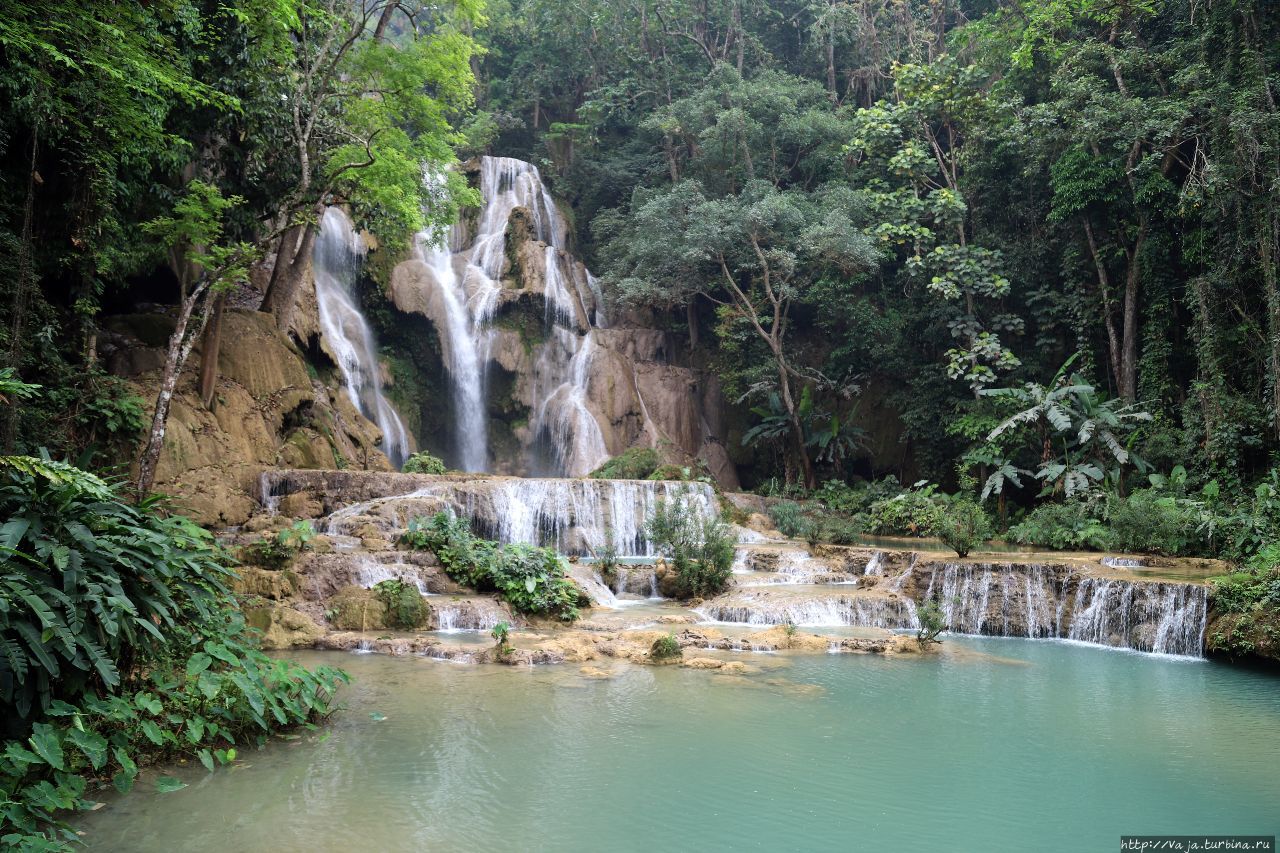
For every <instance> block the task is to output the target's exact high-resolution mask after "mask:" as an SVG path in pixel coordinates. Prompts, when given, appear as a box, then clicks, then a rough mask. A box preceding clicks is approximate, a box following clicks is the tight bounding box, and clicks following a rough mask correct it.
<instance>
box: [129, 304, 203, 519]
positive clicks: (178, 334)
mask: <svg viewBox="0 0 1280 853" xmlns="http://www.w3.org/2000/svg"><path fill="white" fill-rule="evenodd" d="M208 288H209V282H208V281H207V280H206V281H202V282H200V283H199V284H198V285H196V287H195V288H194V289H193V290H192V291H191V294H190V295H189V296H187V297H186V298H185V299H183V300H182V305H181V307H180V308H179V311H178V322H177V324H176V325H175V326H174V328H173V334H172V335H170V336H169V351H168V352H167V353H166V355H165V360H164V373H162V374H161V376H160V391H159V393H157V394H156V409H155V412H154V413H153V414H152V416H151V433H150V435H149V436H148V438H147V446H146V448H145V449H144V450H143V451H142V457H141V459H139V460H138V497H139V498H145V497H146V496H147V495H149V494H151V489H152V488H153V487H154V486H155V482H156V464H157V463H158V462H159V461H160V450H161V449H162V448H163V447H164V433H165V426H166V424H167V422H168V420H169V404H170V403H171V402H173V393H174V390H175V389H176V388H177V387H178V377H179V376H180V375H181V374H182V368H183V366H184V365H185V364H186V362H187V357H188V356H189V355H190V354H191V347H192V345H193V344H194V343H195V340H196V337H197V336H198V335H199V334H200V333H201V332H202V331H203V330H204V325H205V323H206V322H207V321H208V319H209V302H208V301H207V300H206V301H205V304H204V310H203V311H201V312H200V322H199V324H198V328H196V329H195V330H194V331H193V333H192V334H190V335H188V334H187V326H188V324H189V323H190V322H191V315H192V314H193V313H194V312H195V307H196V303H197V302H199V301H200V297H201V296H203V295H204V294H205V292H206V291H207V290H208Z"/></svg>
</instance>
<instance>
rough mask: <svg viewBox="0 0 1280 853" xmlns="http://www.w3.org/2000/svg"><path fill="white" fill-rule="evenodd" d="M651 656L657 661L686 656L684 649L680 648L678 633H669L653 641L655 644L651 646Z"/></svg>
mask: <svg viewBox="0 0 1280 853" xmlns="http://www.w3.org/2000/svg"><path fill="white" fill-rule="evenodd" d="M649 657H650V658H652V659H653V660H656V661H667V660H677V659H679V658H681V657H684V651H683V650H682V649H681V648H680V642H679V641H678V640H677V639H676V635H675V634H667V635H666V636H665V637H659V638H658V639H656V640H654V641H653V645H652V646H650V647H649Z"/></svg>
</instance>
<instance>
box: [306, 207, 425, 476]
mask: <svg viewBox="0 0 1280 853" xmlns="http://www.w3.org/2000/svg"><path fill="white" fill-rule="evenodd" d="M364 254H365V247H364V241H363V240H361V239H360V235H359V234H357V233H356V231H355V228H354V226H352V224H351V220H350V219H348V218H347V215H346V214H345V213H343V212H342V211H341V210H340V209H339V208H336V207H330V208H327V209H326V210H325V212H324V216H323V217H321V219H320V232H319V233H318V234H317V235H316V239H315V248H314V250H313V252H312V267H313V269H314V273H315V282H316V302H317V304H318V306H319V310H320V328H321V331H322V333H323V334H324V339H325V341H326V342H327V343H328V345H329V348H330V350H332V352H333V354H334V357H335V358H336V360H337V362H338V369H339V370H340V371H341V372H342V379H343V384H344V385H345V386H346V391H347V396H348V397H349V398H350V399H351V402H352V404H353V405H354V406H355V407H356V408H357V409H359V410H360V411H361V412H362V413H364V415H365V416H366V417H368V418H369V419H370V420H372V421H374V422H375V423H377V424H378V426H379V427H380V428H381V429H382V438H383V450H384V451H385V452H386V454H387V458H389V459H390V460H391V462H392V464H394V465H396V466H399V465H401V464H403V463H404V460H405V458H406V457H407V455H408V452H409V434H408V431H407V430H406V429H405V426H404V422H403V421H402V420H401V419H400V415H399V414H397V413H396V410H395V408H394V407H393V406H392V405H391V403H390V402H389V401H388V400H387V398H386V397H385V396H383V393H382V376H381V368H380V367H379V366H378V351H377V347H376V346H375V343H374V339H373V330H372V329H371V328H370V327H369V323H368V321H366V320H365V318H364V314H362V313H361V312H360V308H359V306H358V305H357V304H356V299H355V293H354V287H355V283H356V279H357V277H358V276H359V273H360V265H361V263H362V262H363V260H364Z"/></svg>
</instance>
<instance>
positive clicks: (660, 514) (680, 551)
mask: <svg viewBox="0 0 1280 853" xmlns="http://www.w3.org/2000/svg"><path fill="white" fill-rule="evenodd" d="M645 530H646V533H647V535H648V536H649V538H650V539H652V540H653V542H654V543H655V544H656V545H657V546H658V549H659V551H660V552H661V553H662V554H663V555H664V556H666V557H669V558H670V559H671V561H672V565H673V566H674V568H675V573H676V582H675V587H676V590H675V591H676V595H677V596H678V597H680V598H693V597H702V598H705V597H709V596H712V595H717V594H719V593H721V592H723V591H724V589H725V587H726V586H728V584H729V578H730V576H731V575H732V574H733V546H734V540H733V538H732V537H731V536H730V535H729V528H728V526H727V525H726V524H725V523H724V521H722V520H721V519H720V518H718V517H715V516H706V515H704V514H702V513H699V512H697V511H696V510H695V509H694V508H693V507H692V506H691V503H690V501H689V494H688V492H682V493H679V494H677V495H676V496H675V497H674V498H672V499H671V500H666V499H662V500H659V501H658V503H657V505H656V506H655V507H654V510H653V514H652V515H650V516H649V519H648V521H647V523H646V525H645Z"/></svg>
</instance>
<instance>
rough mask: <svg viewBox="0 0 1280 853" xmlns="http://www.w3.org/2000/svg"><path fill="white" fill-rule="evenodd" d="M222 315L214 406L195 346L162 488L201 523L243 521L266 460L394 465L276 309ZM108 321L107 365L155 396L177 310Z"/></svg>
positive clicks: (160, 470)
mask: <svg viewBox="0 0 1280 853" xmlns="http://www.w3.org/2000/svg"><path fill="white" fill-rule="evenodd" d="M223 324H224V325H223V331H222V346H221V349H220V351H219V355H218V374H219V375H218V381H217V385H216V387H215V393H214V405H213V407H212V408H211V409H210V408H206V407H205V406H204V405H203V403H202V402H201V401H200V398H199V396H198V394H197V391H196V385H195V383H196V376H195V374H196V371H195V369H194V368H195V366H196V365H198V364H199V359H200V351H199V349H198V348H197V349H196V350H195V351H193V353H192V357H191V360H190V362H189V365H190V367H189V368H188V370H187V371H186V372H185V373H184V375H183V377H182V379H181V381H180V382H179V386H178V393H177V394H176V395H175V396H174V398H173V403H172V408H171V410H170V415H169V421H168V426H167V431H166V434H165V442H164V449H163V451H162V453H161V455H160V460H159V464H158V466H157V475H156V480H157V490H158V491H161V492H168V493H170V494H174V495H177V496H178V497H179V498H180V500H181V502H182V504H183V505H184V506H185V507H186V509H187V511H188V512H189V513H190V514H191V515H192V516H193V517H194V518H195V519H196V520H197V521H199V522H201V523H203V524H209V525H216V526H223V525H236V524H242V523H244V522H245V521H246V520H247V519H248V518H249V516H250V515H251V514H252V513H253V511H254V510H255V509H256V508H257V503H258V502H257V499H256V497H257V491H258V488H257V487H258V475H259V473H260V472H261V470H262V469H263V468H264V467H267V466H284V467H290V468H343V467H354V468H370V469H375V470H376V469H389V468H390V465H389V463H388V462H387V459H386V456H384V455H383V453H382V451H381V450H380V449H379V444H380V442H381V432H380V431H379V430H378V428H377V426H376V425H374V424H373V423H371V422H370V421H369V420H368V419H366V418H365V417H364V416H363V415H361V414H360V412H359V411H357V410H356V409H355V407H354V406H352V404H351V402H350V400H349V399H348V398H347V397H346V395H345V394H344V393H342V392H341V391H340V390H339V389H337V388H332V387H329V386H326V385H324V384H322V383H320V382H319V381H316V380H314V379H313V378H312V377H311V375H310V373H309V372H308V369H307V364H306V361H305V359H304V358H303V356H302V353H301V352H299V350H298V349H297V348H296V347H295V346H293V345H292V344H291V343H290V342H289V341H288V339H287V338H285V337H284V336H283V335H281V334H280V333H279V332H277V331H276V329H275V325H274V323H273V322H272V318H271V317H270V316H269V315H267V314H263V313H260V312H257V311H250V310H244V309H228V310H227V311H226V313H225V315H224V317H223ZM105 325H106V328H107V331H106V333H105V334H104V341H103V354H104V359H105V361H106V363H107V365H108V367H109V369H111V370H112V371H113V372H115V373H117V374H118V375H120V376H123V377H125V378H126V379H129V380H130V381H131V382H132V383H133V384H134V385H135V387H136V388H137V392H138V394H139V395H140V396H141V397H142V398H143V399H145V400H147V401H149V402H150V401H154V399H155V393H156V389H157V386H158V382H159V378H160V370H161V368H162V367H163V363H164V349H165V346H166V338H167V333H166V332H165V330H166V329H171V328H172V320H171V318H169V317H167V316H165V315H158V314H146V315H125V316H117V317H113V318H110V319H109V320H108V321H107V322H106V324H105Z"/></svg>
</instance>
